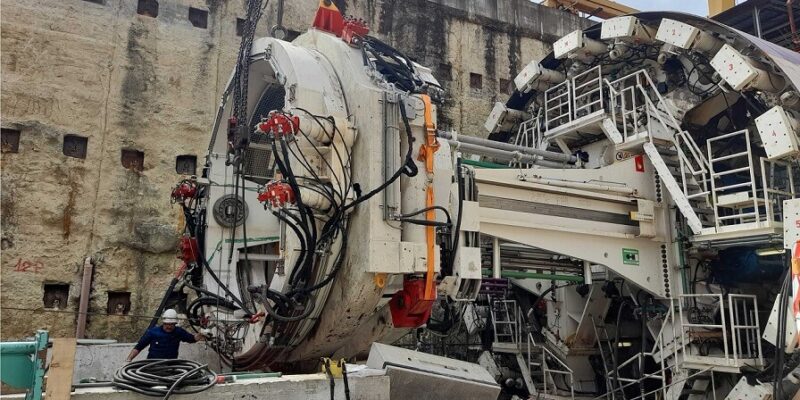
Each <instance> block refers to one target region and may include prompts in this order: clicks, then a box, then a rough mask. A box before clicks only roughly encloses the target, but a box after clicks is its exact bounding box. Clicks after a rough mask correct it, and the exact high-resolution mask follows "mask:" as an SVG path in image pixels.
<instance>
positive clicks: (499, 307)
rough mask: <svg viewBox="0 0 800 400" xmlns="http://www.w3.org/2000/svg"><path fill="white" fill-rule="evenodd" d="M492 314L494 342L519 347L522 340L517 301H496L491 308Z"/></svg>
mask: <svg viewBox="0 0 800 400" xmlns="http://www.w3.org/2000/svg"><path fill="white" fill-rule="evenodd" d="M489 309H490V310H491V314H492V326H493V328H494V341H495V342H496V343H513V344H514V345H518V343H519V342H520V339H521V333H520V329H519V326H520V312H519V307H517V302H516V301H515V300H494V301H492V302H491V306H490V308H489Z"/></svg>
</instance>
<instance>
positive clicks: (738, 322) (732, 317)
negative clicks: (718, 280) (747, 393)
mask: <svg viewBox="0 0 800 400" xmlns="http://www.w3.org/2000/svg"><path fill="white" fill-rule="evenodd" d="M680 297H681V299H682V300H684V299H685V300H693V301H695V302H696V303H703V300H709V299H710V300H711V301H712V303H713V307H712V310H713V309H715V308H716V309H717V310H714V311H718V312H719V318H720V323H715V321H714V319H713V318H711V317H707V318H705V319H703V318H696V319H697V321H689V320H688V319H686V318H685V316H684V313H683V305H682V304H681V303H678V309H679V312H680V319H681V331H680V333H681V347H682V352H683V356H684V357H683V361H684V362H692V363H699V364H706V365H710V366H711V367H712V368H713V367H714V366H730V367H740V366H741V365H742V362H743V361H748V362H749V363H753V364H755V365H760V366H763V365H764V358H763V352H762V348H761V328H760V325H759V323H760V321H759V318H758V300H757V298H756V296H755V295H743V294H729V295H728V298H727V301H725V298H724V296H723V295H722V294H685V295H680ZM687 304H688V303H687ZM706 304H708V302H706ZM726 307H727V310H726ZM703 320H705V322H704V321H703ZM720 340H721V341H722V349H721V350H722V353H716V354H711V352H710V350H709V347H710V346H707V347H706V350H705V352H704V353H705V354H703V352H701V351H700V349H702V348H703V341H717V342H718V341H720ZM695 350H697V353H696V352H695ZM720 361H722V362H720Z"/></svg>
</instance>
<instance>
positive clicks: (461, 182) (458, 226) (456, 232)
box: [447, 157, 465, 273]
mask: <svg viewBox="0 0 800 400" xmlns="http://www.w3.org/2000/svg"><path fill="white" fill-rule="evenodd" d="M461 172H462V171H461V157H459V158H458V159H457V160H456V183H457V184H458V216H457V217H456V226H455V228H454V232H453V244H452V246H451V247H450V258H449V259H448V260H447V271H448V272H449V273H452V272H453V266H454V265H453V264H455V262H456V254H457V253H458V248H459V243H458V242H459V240H461V237H460V235H461V215H462V214H463V211H464V195H465V190H464V177H463V176H461Z"/></svg>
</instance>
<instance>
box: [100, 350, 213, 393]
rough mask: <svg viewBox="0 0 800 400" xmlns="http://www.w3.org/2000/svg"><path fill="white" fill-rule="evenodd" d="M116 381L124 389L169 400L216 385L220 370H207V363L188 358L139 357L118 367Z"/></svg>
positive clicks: (115, 375) (115, 384)
mask: <svg viewBox="0 0 800 400" xmlns="http://www.w3.org/2000/svg"><path fill="white" fill-rule="evenodd" d="M113 383H114V386H116V387H118V388H121V389H127V390H131V391H134V392H136V393H139V394H143V395H145V396H153V397H161V398H163V399H164V400H166V399H168V398H169V397H170V396H171V395H173V394H193V393H200V392H202V391H205V390H207V389H209V388H210V387H212V386H214V385H216V384H217V373H216V372H214V371H211V370H210V369H208V364H199V363H196V362H194V361H189V360H180V359H175V360H140V361H133V362H130V363H128V364H125V365H124V366H122V367H121V368H120V369H118V370H117V372H116V373H115V374H114V380H113Z"/></svg>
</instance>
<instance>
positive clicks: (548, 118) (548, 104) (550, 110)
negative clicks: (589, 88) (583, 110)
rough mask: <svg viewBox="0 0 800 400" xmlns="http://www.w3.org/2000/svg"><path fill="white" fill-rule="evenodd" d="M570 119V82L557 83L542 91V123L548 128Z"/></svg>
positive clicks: (562, 123)
mask: <svg viewBox="0 0 800 400" xmlns="http://www.w3.org/2000/svg"><path fill="white" fill-rule="evenodd" d="M571 121H572V83H571V81H570V80H566V81H564V82H561V83H559V84H558V85H555V86H553V87H551V88H550V89H547V90H546V91H545V92H544V124H545V130H550V129H553V128H556V127H558V126H561V125H564V124H566V123H568V122H571Z"/></svg>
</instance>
